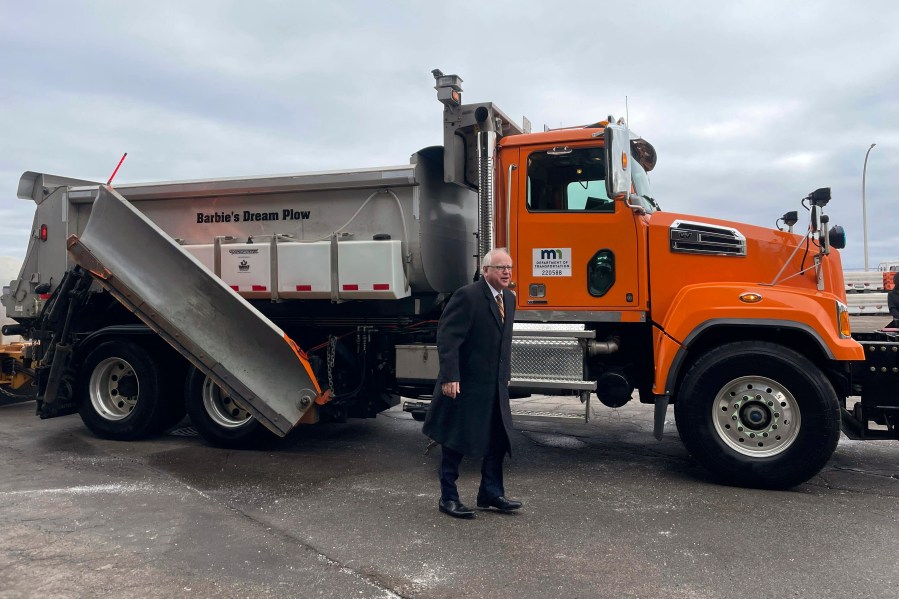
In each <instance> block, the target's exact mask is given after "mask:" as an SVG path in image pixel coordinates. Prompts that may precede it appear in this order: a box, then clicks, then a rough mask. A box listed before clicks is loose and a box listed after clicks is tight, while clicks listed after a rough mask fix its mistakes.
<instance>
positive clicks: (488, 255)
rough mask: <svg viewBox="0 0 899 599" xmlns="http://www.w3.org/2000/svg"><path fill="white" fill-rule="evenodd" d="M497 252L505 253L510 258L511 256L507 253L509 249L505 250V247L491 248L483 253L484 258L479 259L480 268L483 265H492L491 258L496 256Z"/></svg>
mask: <svg viewBox="0 0 899 599" xmlns="http://www.w3.org/2000/svg"><path fill="white" fill-rule="evenodd" d="M497 254H505V255H507V256H509V257H510V258H511V257H512V255H511V254H509V250H507V249H506V248H493V249H492V250H490V251H489V252H487V253H486V254H484V258H483V259H482V260H481V268H482V269H483V268H484V267H485V266H492V265H493V259H494V258H496V255H497Z"/></svg>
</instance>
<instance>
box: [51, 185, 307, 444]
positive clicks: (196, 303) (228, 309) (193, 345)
mask: <svg viewBox="0 0 899 599" xmlns="http://www.w3.org/2000/svg"><path fill="white" fill-rule="evenodd" d="M68 248H69V253H70V254H71V255H72V257H73V259H74V260H75V262H77V263H78V265H80V266H81V267H82V268H84V269H85V270H88V271H90V272H91V274H93V276H94V278H95V279H96V280H97V281H98V282H99V283H100V284H101V285H102V286H103V287H104V288H105V289H106V290H107V291H109V293H110V294H112V295H113V296H114V297H115V298H116V299H117V300H118V301H119V302H121V303H122V304H123V305H125V307H127V308H128V309H129V310H131V311H132V312H134V314H136V315H137V316H138V317H139V318H140V319H141V320H142V321H143V322H144V323H145V324H146V325H147V326H148V327H150V328H151V329H153V330H154V331H155V332H156V333H158V334H159V336H160V337H162V338H163V339H165V340H166V341H167V342H168V343H169V344H170V345H171V346H172V347H174V348H175V349H176V350H178V352H180V353H181V354H182V355H183V356H184V357H185V358H187V359H188V360H190V361H191V362H192V363H193V364H194V365H195V366H196V367H197V368H198V369H200V370H201V371H203V372H204V373H205V374H206V375H207V376H209V377H210V378H211V379H212V380H213V381H215V383H216V384H218V385H219V386H220V387H221V388H222V389H223V390H224V391H225V392H226V393H227V394H229V395H230V396H231V397H232V398H234V399H235V400H236V401H237V402H238V403H239V404H240V405H241V406H243V407H244V408H245V409H246V410H248V411H249V412H250V413H251V414H253V416H255V417H256V418H257V419H258V420H259V421H260V422H261V423H262V424H264V425H265V426H266V427H267V428H268V429H270V430H271V431H272V432H274V433H275V434H278V435H280V436H284V435H286V434H287V433H288V432H289V431H290V430H291V429H292V428H293V427H294V426H295V425H296V424H297V422H299V420H300V419H301V418H302V417H303V415H304V414H305V413H306V411H307V410H309V409H310V408H311V407H312V405H313V404H314V402H315V400H316V398H318V397H319V396H320V395H321V390H320V389H319V386H318V384H317V382H316V380H315V375H314V374H313V373H312V369H311V368H310V366H309V362H308V361H307V359H306V356H305V355H304V354H303V353H302V352H301V351H300V350H299V349H298V348H297V347H296V345H295V344H294V343H293V341H291V339H290V338H289V337H287V336H286V335H285V334H284V332H283V331H282V330H281V329H280V328H278V327H277V326H275V324H274V323H272V322H271V321H270V320H269V319H267V318H266V317H265V316H263V315H262V314H261V313H259V312H258V311H257V310H256V309H255V308H253V306H251V305H250V304H249V303H248V302H247V301H246V300H244V299H243V298H241V297H240V296H239V295H237V293H235V292H234V291H233V290H232V289H231V288H229V287H228V286H227V285H225V284H224V283H223V282H222V281H221V280H220V279H219V278H218V277H216V276H215V275H214V274H212V273H211V272H209V271H208V270H207V269H206V268H205V267H204V266H203V265H202V264H201V263H200V262H199V261H198V260H196V259H195V258H194V257H193V256H191V255H190V254H188V253H187V252H185V251H184V250H183V249H182V248H181V247H180V246H179V245H178V244H177V243H176V242H175V241H174V240H173V239H172V238H171V237H169V236H168V235H166V234H165V233H164V232H163V231H162V230H161V229H159V227H157V226H156V225H154V224H153V223H152V222H151V221H150V220H148V219H147V218H146V217H145V216H144V215H143V214H141V213H140V212H138V211H137V210H136V209H135V208H134V207H133V206H132V205H131V204H130V203H129V202H128V201H127V200H126V199H125V198H123V197H122V196H121V195H119V194H118V193H116V192H115V190H113V189H112V188H110V187H100V189H99V192H98V196H97V198H96V200H95V201H94V204H93V207H92V210H91V214H90V218H89V220H88V223H87V226H86V227H85V229H84V232H83V233H82V235H81V236H80V237H78V236H76V235H72V236H71V237H70V238H69V240H68Z"/></svg>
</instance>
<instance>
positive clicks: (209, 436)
mask: <svg viewBox="0 0 899 599" xmlns="http://www.w3.org/2000/svg"><path fill="white" fill-rule="evenodd" d="M184 400H185V403H186V405H187V414H188V415H189V416H190V421H191V423H193V425H194V427H195V428H196V429H197V432H199V433H200V435H201V436H202V437H203V438H204V439H205V440H206V441H208V442H209V443H210V444H211V445H216V446H218V447H230V448H247V447H255V446H258V445H262V444H264V443H266V442H270V441H273V440H274V439H275V435H274V434H273V433H271V432H269V430H268V429H267V428H265V426H263V425H262V424H261V423H260V422H259V421H258V420H257V419H256V418H254V417H253V416H252V415H251V414H250V413H249V412H247V411H246V410H244V409H243V408H241V407H240V406H239V405H237V404H236V403H234V401H233V400H232V399H231V398H230V397H229V396H227V395H226V394H224V393H223V392H222V390H221V388H220V387H219V386H218V385H216V384H215V383H213V382H212V380H211V379H210V378H209V377H207V376H206V375H205V374H203V372H201V371H199V370H197V369H196V368H194V367H191V368H190V369H189V371H188V373H187V380H186V381H185V385H184Z"/></svg>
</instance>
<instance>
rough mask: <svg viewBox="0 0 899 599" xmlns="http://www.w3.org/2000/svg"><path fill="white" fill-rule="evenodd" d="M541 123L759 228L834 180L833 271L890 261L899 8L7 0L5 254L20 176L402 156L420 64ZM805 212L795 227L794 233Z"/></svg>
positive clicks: (898, 113) (898, 184) (898, 203)
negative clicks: (617, 146)
mask: <svg viewBox="0 0 899 599" xmlns="http://www.w3.org/2000/svg"><path fill="white" fill-rule="evenodd" d="M434 68H440V69H442V70H443V71H444V72H445V73H457V74H459V75H460V76H462V78H463V79H464V84H463V88H464V90H465V91H464V94H463V99H464V101H466V102H480V101H492V102H495V103H496V104H497V105H498V106H500V107H501V108H502V109H503V110H504V111H505V112H506V113H507V114H508V115H510V116H512V117H513V118H515V119H520V117H521V116H522V115H526V116H527V117H528V118H529V119H530V120H531V121H532V123H533V125H534V129H535V130H540V129H542V127H543V125H547V126H550V127H559V126H564V125H576V124H585V123H588V122H595V121H597V120H599V119H601V118H603V117H605V116H606V115H608V114H614V115H615V116H618V115H621V114H623V113H624V109H625V96H627V98H628V100H627V101H628V105H629V117H630V124H631V127H632V129H633V130H634V131H636V132H638V133H639V134H641V135H642V136H644V137H645V138H647V139H648V140H649V141H651V142H652V143H653V144H654V145H655V147H656V150H657V151H658V155H659V158H658V166H657V167H656V169H655V170H654V171H653V172H652V173H651V179H652V184H653V190H654V195H655V196H656V198H657V199H658V200H659V201H660V203H661V205H662V207H663V209H665V210H666V211H670V212H683V213H690V214H697V215H707V216H713V217H717V218H726V219H731V220H737V221H743V222H748V223H752V224H758V225H765V226H773V225H774V221H775V219H776V218H777V217H779V216H780V215H782V214H783V213H784V212H786V211H787V210H794V209H800V208H801V207H800V205H799V200H800V199H801V198H802V197H804V196H805V195H807V194H808V192H810V191H812V190H814V189H816V188H818V187H825V186H829V187H831V188H832V189H833V200H832V201H831V204H830V206H829V207H828V211H829V214H830V215H831V222H832V223H836V224H841V225H843V226H844V227H845V228H846V230H847V234H848V238H849V245H848V247H847V249H846V250H845V251H844V252H843V262H844V265H845V266H846V267H847V268H861V267H862V266H863V263H864V258H863V243H862V239H863V234H862V230H863V229H862V199H861V192H862V165H863V162H864V158H865V152H866V150H867V149H868V147H869V146H870V144H872V143H876V144H877V146H876V147H875V148H874V149H873V150H872V151H871V154H870V158H869V160H868V172H867V208H868V240H869V241H868V248H869V263H870V265H871V266H872V267H875V268H876V265H877V263H878V262H879V261H882V260H887V259H899V226H897V223H899V200H897V192H899V4H897V3H896V2H891V1H880V2H870V1H868V2H852V3H848V2H845V1H843V2H829V1H816V2H797V1H796V0H793V1H791V2H785V1H783V0H781V1H777V2H749V1H743V2H739V3H736V2H735V3H725V2H720V1H715V2H682V3H681V2H671V1H667V2H666V1H658V2H640V1H634V2H629V3H622V2H614V3H612V2H601V1H598V0H589V1H584V2H564V1H561V0H557V1H555V2H528V1H527V0H517V1H514V2H511V1H510V2H489V1H485V0H481V1H479V2H469V1H464V0H463V1H455V2H439V3H431V2H423V1H409V2H386V1H381V2H375V1H365V2H363V1H358V2H355V1H354V2H344V1H340V0H334V1H331V2H322V1H321V0H318V1H316V2H306V1H303V0H300V1H297V0H294V1H292V2H266V1H263V0H254V1H253V2H247V1H242V2H227V1H223V2H213V1H195V0H180V1H177V2H169V1H165V0H154V1H153V2H142V1H132V2H112V1H89V2H42V1H40V0H33V1H30V2H25V1H23V0H0V256H12V257H18V258H22V257H23V256H24V253H25V248H26V242H27V236H28V232H29V230H30V227H31V219H32V215H33V204H32V203H31V202H27V201H23V200H18V199H16V187H17V183H18V179H19V176H20V175H21V174H22V172H23V171H26V170H33V171H39V172H47V173H53V174H58V175H65V176H70V177H78V178H84V179H91V180H102V181H105V180H106V179H107V178H108V177H109V175H110V173H111V172H112V170H113V168H114V167H115V165H116V163H117V161H118V159H119V157H120V156H121V155H122V153H123V152H125V151H127V152H128V158H127V160H126V161H125V164H124V165H123V166H122V169H121V170H120V172H119V174H118V176H117V178H116V182H117V183H125V182H136V181H149V180H166V179H197V178H207V177H223V176H233V175H253V174H272V173H291V172H304V171H315V170H330V169H342V168H350V167H370V166H387V165H394V164H405V163H407V162H408V159H409V155H410V154H411V153H412V152H414V151H415V150H417V149H419V148H422V147H425V146H429V145H435V144H439V143H441V142H442V130H441V105H440V104H439V103H438V102H437V100H436V92H435V91H434V89H433V84H434V82H433V78H432V77H431V74H430V71H431V69H434ZM805 214H806V213H805V212H802V221H800V222H801V224H802V225H805V224H807V222H808V221H807V218H806V216H805Z"/></svg>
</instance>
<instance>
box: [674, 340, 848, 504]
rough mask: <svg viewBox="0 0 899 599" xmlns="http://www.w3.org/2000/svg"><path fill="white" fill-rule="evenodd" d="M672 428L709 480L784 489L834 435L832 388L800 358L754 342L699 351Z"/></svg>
mask: <svg viewBox="0 0 899 599" xmlns="http://www.w3.org/2000/svg"><path fill="white" fill-rule="evenodd" d="M674 413H675V419H676V421H677V430H678V433H679V434H680V437H681V440H682V441H683V443H684V445H685V446H686V447H687V449H688V450H689V451H690V453H691V454H692V455H693V457H694V458H696V460H697V461H698V462H699V463H700V464H702V465H703V466H704V467H705V468H706V469H707V470H709V471H710V472H711V473H712V475H713V476H715V478H717V479H718V480H720V481H722V482H725V483H727V484H734V485H739V486H745V487H761V488H769V489H785V488H789V487H794V486H796V485H798V484H801V483H803V482H805V481H807V480H808V479H810V478H811V477H812V476H814V475H815V474H817V473H818V472H819V471H820V470H821V469H822V468H823V467H824V465H825V464H826V463H827V461H828V460H829V459H830V456H831V455H832V454H833V452H834V450H835V449H836V446H837V442H838V441H839V438H840V407H839V402H838V400H837V396H836V393H835V392H834V389H833V386H832V385H831V384H830V381H829V380H828V379H827V377H826V376H824V374H823V373H822V372H821V370H820V369H819V368H818V367H817V366H815V365H814V364H813V363H812V362H811V361H810V360H809V359H808V358H806V357H805V356H803V355H802V354H799V353H798V352H795V351H793V350H791V349H789V348H786V347H782V346H780V345H777V344H774V343H767V342H762V341H744V342H736V343H730V344H728V345H724V346H721V347H719V348H716V349H713V350H711V351H709V352H708V353H706V354H704V355H702V356H700V358H699V359H698V360H696V362H695V363H694V364H693V366H692V367H691V368H690V369H689V370H688V371H687V374H686V375H685V376H684V379H683V382H682V384H681V386H680V389H679V391H678V394H677V399H676V401H675V404H674Z"/></svg>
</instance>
